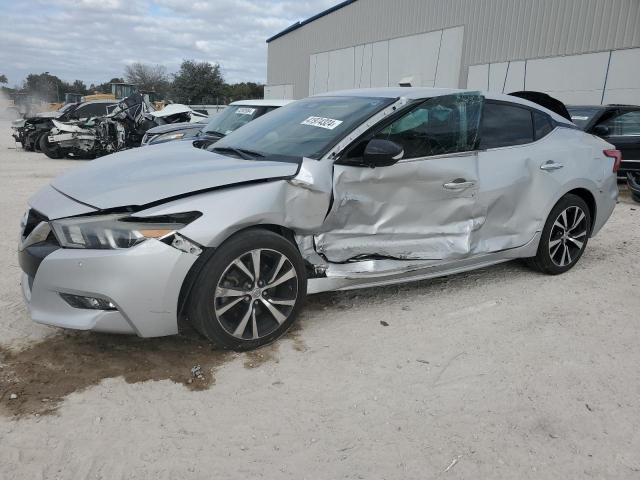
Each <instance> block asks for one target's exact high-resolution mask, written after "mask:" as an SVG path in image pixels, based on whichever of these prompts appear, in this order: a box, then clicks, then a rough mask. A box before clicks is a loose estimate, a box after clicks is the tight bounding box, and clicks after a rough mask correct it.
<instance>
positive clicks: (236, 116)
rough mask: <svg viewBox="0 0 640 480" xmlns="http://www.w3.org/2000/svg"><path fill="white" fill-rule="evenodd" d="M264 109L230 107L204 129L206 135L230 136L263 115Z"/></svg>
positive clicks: (240, 106)
mask: <svg viewBox="0 0 640 480" xmlns="http://www.w3.org/2000/svg"><path fill="white" fill-rule="evenodd" d="M263 110H264V107H251V106H247V105H229V106H228V107H227V108H225V109H224V110H223V111H222V112H220V113H219V114H218V115H216V116H215V117H213V118H212V119H211V120H209V123H207V126H206V127H204V129H203V131H204V132H205V133H214V134H216V133H217V134H219V135H228V134H230V133H231V132H233V131H234V130H237V129H238V128H240V127H241V126H243V125H244V124H246V123H249V122H250V121H251V120H253V119H255V118H258V117H259V116H260V115H262V113H263Z"/></svg>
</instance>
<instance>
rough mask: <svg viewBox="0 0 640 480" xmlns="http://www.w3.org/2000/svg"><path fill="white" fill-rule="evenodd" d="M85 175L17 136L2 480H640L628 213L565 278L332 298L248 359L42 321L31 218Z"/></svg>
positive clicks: (2, 128)
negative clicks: (28, 288)
mask: <svg viewBox="0 0 640 480" xmlns="http://www.w3.org/2000/svg"><path fill="white" fill-rule="evenodd" d="M80 163H82V162H80V161H69V160H49V159H47V158H46V157H45V156H44V155H41V154H36V153H29V152H24V151H22V150H19V149H15V147H14V145H13V143H12V142H11V141H10V137H9V128H8V122H2V123H0V166H1V167H0V168H1V169H2V175H1V178H0V182H1V183H0V219H1V220H2V224H3V225H4V229H3V233H4V235H2V237H0V266H1V268H2V271H3V272H4V275H2V278H0V478H2V479H7V480H8V479H25V478H29V479H38V478H46V479H49V478H64V479H79V478H83V479H84V478H92V479H94V478H105V479H120V478H122V479H125V478H126V479H131V478H136V479H146V478H148V479H154V480H156V479H175V478H180V479H200V478H202V479H204V478H206V479H210V478H225V479H247V478H268V479H280V478H292V479H296V480H299V479H305V478H307V479H338V478H349V479H351V478H372V479H403V480H404V479H430V478H481V479H484V478H491V479H496V478H505V479H528V478H531V479H541V478H545V479H546V478H548V479H559V478H570V479H574V478H575V479H584V478H592V477H593V478H612V479H613V478H615V479H626V478H636V479H637V478H640V369H639V368H638V365H639V364H640V347H638V345H640V328H639V326H638V320H639V318H640V317H639V315H638V312H639V311H640V296H638V293H639V292H640V291H639V290H638V286H639V284H640V268H638V263H637V262H638V258H639V256H638V253H639V252H640V221H639V218H640V205H639V204H634V203H633V202H632V201H631V200H629V199H628V197H627V196H625V195H623V197H622V199H621V203H620V204H619V205H618V207H617V208H616V210H615V212H614V214H613V217H612V218H611V220H610V221H609V223H608V224H607V225H606V226H605V228H604V229H603V231H602V232H601V233H600V234H599V235H598V236H597V237H596V238H594V239H592V240H591V241H590V243H589V246H588V248H587V251H586V253H585V255H584V256H583V258H582V260H581V261H580V263H579V264H578V265H577V266H576V268H574V269H573V270H572V271H570V272H569V273H567V274H565V275H561V276H558V277H549V276H544V275H540V274H536V273H534V272H531V271H529V270H528V269H527V268H525V267H524V266H523V265H522V264H521V263H519V262H510V263H507V264H502V265H499V266H496V267H491V268H485V269H482V270H478V271H474V272H470V273H466V274H460V275H455V276H450V277H446V278H442V279H437V280H430V281H423V282H418V283H413V284H407V285H402V286H395V287H386V288H376V289H366V290H361V291H353V292H348V293H331V294H321V295H316V296H313V297H310V298H309V301H308V303H307V306H306V308H305V310H304V312H303V314H302V317H301V318H300V321H299V327H298V328H297V329H296V330H295V331H294V332H292V333H291V334H289V335H288V337H286V338H284V339H282V340H281V341H279V342H277V343H276V344H274V345H272V346H270V347H268V348H265V349H262V350H260V351H258V352H254V353H250V354H235V353H219V352H213V351H211V349H210V348H209V347H208V345H207V344H206V343H205V342H203V341H201V340H200V339H199V338H198V337H197V336H194V335H193V334H190V333H187V334H186V335H183V336H180V337H169V338H165V339H137V338H131V337H118V336H108V335H99V334H91V333H72V332H63V331H60V330H56V329H52V328H47V327H43V326H39V325H35V324H33V323H32V322H31V321H30V320H29V318H28V315H27V313H26V311H25V309H24V307H23V305H22V299H21V297H20V292H19V285H18V281H19V266H18V263H17V259H16V240H17V237H18V223H19V220H20V216H21V214H22V212H23V210H24V208H25V205H26V200H27V198H28V197H29V196H30V195H31V194H32V193H33V192H35V191H36V190H37V189H38V188H39V187H41V186H42V185H45V184H46V183H47V181H48V180H49V179H50V178H51V177H52V176H54V175H56V174H58V173H60V172H62V171H64V170H66V169H68V168H74V167H75V166H77V165H78V164H80ZM196 365H200V367H201V369H200V372H201V375H200V376H201V377H202V378H199V377H198V375H196V376H193V375H192V373H191V369H192V367H194V366H196ZM12 394H14V395H17V398H14V399H12V398H11V396H12Z"/></svg>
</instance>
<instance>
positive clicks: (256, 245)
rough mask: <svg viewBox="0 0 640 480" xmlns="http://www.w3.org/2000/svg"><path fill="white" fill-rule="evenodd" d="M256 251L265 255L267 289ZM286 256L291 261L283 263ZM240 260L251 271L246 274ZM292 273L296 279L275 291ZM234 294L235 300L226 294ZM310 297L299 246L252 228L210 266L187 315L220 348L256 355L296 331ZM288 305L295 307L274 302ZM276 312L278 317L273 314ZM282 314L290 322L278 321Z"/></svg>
mask: <svg viewBox="0 0 640 480" xmlns="http://www.w3.org/2000/svg"><path fill="white" fill-rule="evenodd" d="M255 251H258V252H259V253H258V262H257V263H258V265H259V267H258V272H259V274H258V278H261V277H264V278H268V280H267V281H266V283H267V285H263V286H262V287H263V288H259V287H258V283H257V282H255V268H254V267H253V258H254V257H253V256H252V253H251V252H255ZM278 255H279V256H278ZM282 257H285V260H283V261H282V264H280V263H279V262H280V259H281V258H282ZM237 261H240V262H241V263H242V264H243V266H244V267H245V269H247V270H249V272H248V273H245V270H243V269H240V268H239V267H238V266H237V265H238V264H237V263H235V262H237ZM292 272H293V273H295V278H291V279H289V280H287V281H285V282H283V283H281V284H279V285H277V286H274V287H270V286H269V285H270V284H271V283H277V281H278V280H281V279H282V278H284V277H285V276H287V275H292ZM285 274H287V275H285ZM248 275H253V277H254V278H253V279H250V278H249V276H248ZM260 282H263V280H260ZM228 292H230V293H233V295H225V294H226V293H228ZM238 292H243V293H244V294H243V295H239V294H238ZM306 293H307V279H306V274H305V267H304V262H303V260H302V257H301V256H300V253H299V252H298V249H297V247H296V246H295V245H294V244H293V243H292V242H290V241H289V240H287V239H285V238H284V237H282V236H280V235H278V234H276V233H273V232H271V231H268V230H264V229H259V228H256V229H250V230H246V231H243V232H240V233H238V234H236V235H233V236H232V237H231V238H229V239H228V240H227V241H226V242H224V243H223V244H222V245H221V246H220V247H219V248H218V249H217V250H216V252H215V253H214V254H213V256H211V258H209V259H208V260H207V261H206V263H205V264H204V266H203V267H202V269H201V270H200V272H199V274H198V275H197V277H196V280H195V282H194V286H193V288H192V289H191V292H190V294H189V297H188V299H187V304H186V315H187V318H188V320H189V321H190V322H191V324H192V325H193V327H194V328H195V329H196V330H197V331H198V332H200V333H201V334H202V335H203V336H205V337H206V338H207V339H209V340H210V341H211V342H212V343H213V344H214V346H216V347H217V348H221V349H226V350H236V351H246V350H253V349H255V348H258V347H261V346H263V345H267V344H268V343H271V342H273V341H274V340H276V339H277V338H278V337H280V336H282V335H283V334H284V333H285V332H286V331H287V330H288V329H289V328H290V327H291V325H292V324H293V322H294V320H295V318H296V316H297V314H298V312H299V311H300V308H301V307H302V304H303V302H304V299H305V297H306ZM291 297H293V298H291ZM227 299H228V300H227ZM283 299H284V300H283ZM283 301H286V302H290V304H287V305H286V306H285V305H284V304H282V303H276V304H273V303H271V302H283ZM234 302H235V304H234V305H233V306H231V307H230V308H227V307H229V305H230V304H232V303H234ZM267 302H269V305H270V306H268V305H267ZM294 302H295V303H294ZM276 305H277V308H276ZM274 308H275V309H276V312H275V313H272V311H273V309H274ZM278 314H279V315H280V316H285V319H282V318H281V320H278V319H277V318H276V315H278ZM285 314H286V315H285ZM254 318H255V319H256V321H255V323H254V322H253V319H254ZM242 325H244V327H242ZM254 328H255V330H253V329H254ZM239 330H240V332H239ZM238 332H239V333H238ZM256 332H257V335H256ZM256 336H257V337H258V338H255V337H256Z"/></svg>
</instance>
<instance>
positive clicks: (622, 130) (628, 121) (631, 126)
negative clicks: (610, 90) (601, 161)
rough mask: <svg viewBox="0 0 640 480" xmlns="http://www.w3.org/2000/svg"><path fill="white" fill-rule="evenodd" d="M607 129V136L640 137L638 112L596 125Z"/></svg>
mask: <svg viewBox="0 0 640 480" xmlns="http://www.w3.org/2000/svg"><path fill="white" fill-rule="evenodd" d="M598 125H603V126H605V127H607V128H608V129H609V134H608V136H619V137H625V136H632V135H640V110H639V111H635V112H627V113H623V114H622V115H618V116H615V117H612V118H609V119H608V120H605V121H604V122H602V123H600V124H598Z"/></svg>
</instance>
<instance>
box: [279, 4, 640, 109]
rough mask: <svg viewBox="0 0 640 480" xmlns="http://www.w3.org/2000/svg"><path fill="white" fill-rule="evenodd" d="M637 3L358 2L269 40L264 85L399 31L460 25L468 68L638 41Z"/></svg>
mask: <svg viewBox="0 0 640 480" xmlns="http://www.w3.org/2000/svg"><path fill="white" fill-rule="evenodd" d="M638 25H640V2H639V1H638V0H450V1H445V0H403V1H393V0H358V1H357V2H355V3H353V4H350V5H348V6H346V7H344V8H342V9H340V10H337V11H335V12H332V13H330V14H328V15H326V16H324V17H321V18H319V19H318V20H316V21H314V22H311V23H309V24H307V25H305V26H303V27H301V28H299V29H297V30H294V31H292V32H290V33H288V34H286V35H284V36H282V37H280V38H277V39H275V40H274V41H272V42H270V44H269V46H268V70H267V79H268V83H269V84H290V83H293V84H294V95H295V96H296V97H303V96H306V95H307V94H308V88H309V72H310V68H309V57H310V55H311V54H313V53H318V52H322V51H331V50H338V49H342V48H346V47H353V46H356V45H361V44H365V43H373V42H377V41H381V40H389V39H393V38H397V37H401V36H407V35H415V34H420V33H428V32H431V31H435V30H441V29H444V28H451V27H456V26H465V30H464V41H463V48H462V65H461V67H460V77H459V78H460V83H461V84H464V83H465V81H466V77H467V71H468V70H467V69H468V66H469V65H476V64H483V63H490V62H504V61H508V60H520V59H525V58H538V57H544V56H556V55H571V54H578V53H585V52H592V51H604V50H609V49H619V48H629V47H639V46H640V28H639V27H638Z"/></svg>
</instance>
